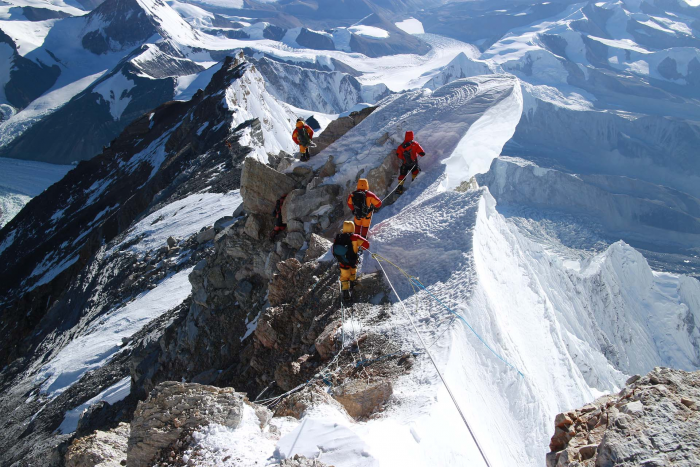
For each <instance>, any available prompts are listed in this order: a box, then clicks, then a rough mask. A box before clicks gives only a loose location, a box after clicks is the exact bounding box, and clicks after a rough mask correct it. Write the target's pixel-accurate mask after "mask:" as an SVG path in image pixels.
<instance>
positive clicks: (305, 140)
mask: <svg viewBox="0 0 700 467" xmlns="http://www.w3.org/2000/svg"><path fill="white" fill-rule="evenodd" d="M313 137H314V130H313V129H312V128H311V127H310V126H309V125H307V124H306V123H304V120H302V119H301V118H297V124H296V128H295V129H294V131H293V132H292V139H293V140H294V142H295V143H296V144H298V145H299V152H300V153H301V157H300V159H301V160H302V161H308V160H309V146H311V144H312V143H311V139H312V138H313Z"/></svg>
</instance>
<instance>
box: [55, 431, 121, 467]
mask: <svg viewBox="0 0 700 467" xmlns="http://www.w3.org/2000/svg"><path fill="white" fill-rule="evenodd" d="M129 431H130V428H129V425H128V424H126V423H120V424H119V425H117V426H116V427H115V428H112V429H111V430H108V431H99V430H98V431H95V432H94V433H93V434H91V435H88V436H84V437H82V438H77V439H75V440H73V442H72V443H71V445H70V446H68V450H67V451H66V455H65V458H64V461H65V464H66V467H121V466H122V465H124V464H122V462H126V450H127V443H128V441H129Z"/></svg>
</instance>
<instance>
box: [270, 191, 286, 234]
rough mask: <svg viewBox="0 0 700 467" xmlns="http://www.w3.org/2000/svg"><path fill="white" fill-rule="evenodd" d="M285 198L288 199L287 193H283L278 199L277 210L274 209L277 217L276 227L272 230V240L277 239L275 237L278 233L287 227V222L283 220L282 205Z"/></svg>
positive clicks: (273, 213)
mask: <svg viewBox="0 0 700 467" xmlns="http://www.w3.org/2000/svg"><path fill="white" fill-rule="evenodd" d="M285 199H287V195H286V194H284V195H282V196H281V197H280V199H278V200H277V203H275V210H274V211H272V215H273V216H274V217H275V228H274V229H272V232H270V241H271V242H274V241H275V237H276V236H277V234H278V233H280V232H282V231H283V230H284V229H286V228H287V224H285V223H284V222H282V205H283V204H284V200H285Z"/></svg>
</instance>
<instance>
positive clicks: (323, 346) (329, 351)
mask: <svg viewBox="0 0 700 467" xmlns="http://www.w3.org/2000/svg"><path fill="white" fill-rule="evenodd" d="M341 325H342V323H341V322H340V320H336V321H333V322H331V323H330V324H328V326H326V328H325V329H324V330H323V332H322V333H321V334H319V336H318V337H317V338H316V342H315V343H314V345H315V346H316V351H317V352H318V354H319V355H320V356H321V358H322V359H323V360H328V359H330V358H331V357H333V355H334V354H335V352H336V347H337V346H338V337H337V333H338V329H340V326H341Z"/></svg>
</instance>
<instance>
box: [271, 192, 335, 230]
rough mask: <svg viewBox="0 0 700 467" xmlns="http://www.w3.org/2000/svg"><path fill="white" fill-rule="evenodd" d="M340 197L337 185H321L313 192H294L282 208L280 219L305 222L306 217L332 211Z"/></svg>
mask: <svg viewBox="0 0 700 467" xmlns="http://www.w3.org/2000/svg"><path fill="white" fill-rule="evenodd" d="M339 195H340V186H339V185H322V186H320V187H318V188H314V189H313V190H294V191H293V192H291V193H290V194H289V196H287V199H286V201H285V203H284V205H283V207H282V219H283V220H284V222H289V220H290V219H299V220H302V221H303V220H306V219H305V218H307V217H308V216H311V215H312V214H314V215H321V214H325V213H326V212H328V211H330V210H331V209H333V206H334V205H335V204H336V203H337V202H338V196H339Z"/></svg>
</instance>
